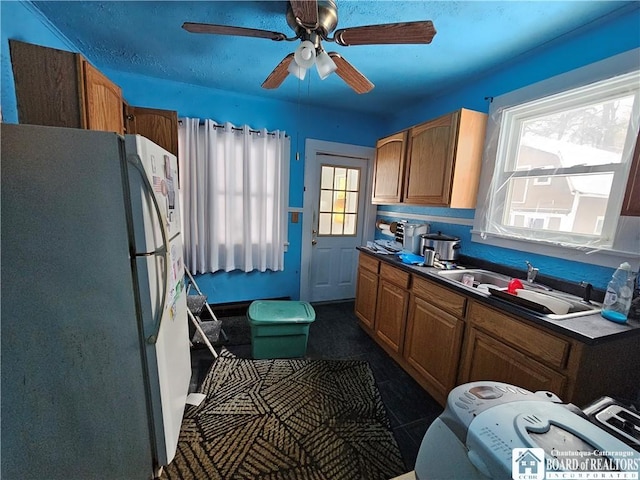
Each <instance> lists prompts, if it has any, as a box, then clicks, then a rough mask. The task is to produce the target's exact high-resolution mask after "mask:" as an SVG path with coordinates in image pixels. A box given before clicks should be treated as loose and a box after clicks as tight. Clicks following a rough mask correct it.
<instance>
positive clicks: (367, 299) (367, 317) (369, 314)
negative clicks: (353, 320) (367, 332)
mask: <svg viewBox="0 0 640 480" xmlns="http://www.w3.org/2000/svg"><path fill="white" fill-rule="evenodd" d="M377 295H378V275H376V274H375V273H374V272H372V271H370V270H367V269H364V268H362V267H361V268H358V282H357V284H356V303H355V313H356V315H357V316H358V318H359V319H360V320H361V321H362V323H363V324H364V325H365V326H367V327H368V328H370V329H371V330H373V324H374V320H375V318H376V299H377Z"/></svg>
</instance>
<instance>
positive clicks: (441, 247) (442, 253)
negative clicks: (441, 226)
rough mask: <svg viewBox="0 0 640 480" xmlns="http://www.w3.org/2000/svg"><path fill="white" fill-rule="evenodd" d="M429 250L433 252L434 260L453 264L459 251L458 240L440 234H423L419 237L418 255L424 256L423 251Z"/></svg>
mask: <svg viewBox="0 0 640 480" xmlns="http://www.w3.org/2000/svg"><path fill="white" fill-rule="evenodd" d="M426 248H429V249H431V250H434V251H435V253H436V258H438V259H439V260H445V261H449V262H453V261H455V260H457V259H458V251H459V250H460V239H459V238H458V237H451V236H449V235H444V234H443V233H442V232H438V233H425V234H423V235H420V253H421V254H422V255H424V250H425V249H426Z"/></svg>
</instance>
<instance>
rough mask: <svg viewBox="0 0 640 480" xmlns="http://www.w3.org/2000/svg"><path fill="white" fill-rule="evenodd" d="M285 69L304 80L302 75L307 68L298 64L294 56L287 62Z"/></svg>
mask: <svg viewBox="0 0 640 480" xmlns="http://www.w3.org/2000/svg"><path fill="white" fill-rule="evenodd" d="M287 71H288V72H289V73H290V74H291V75H293V76H294V77H297V78H298V79H299V80H304V77H305V76H306V75H307V69H306V68H304V67H301V66H300V65H298V63H297V62H296V60H295V58H294V59H292V60H291V62H290V63H289V66H288V67H287Z"/></svg>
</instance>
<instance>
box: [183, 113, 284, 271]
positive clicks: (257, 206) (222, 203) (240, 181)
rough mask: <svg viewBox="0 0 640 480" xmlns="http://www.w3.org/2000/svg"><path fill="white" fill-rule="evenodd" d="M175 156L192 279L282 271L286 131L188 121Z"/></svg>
mask: <svg viewBox="0 0 640 480" xmlns="http://www.w3.org/2000/svg"><path fill="white" fill-rule="evenodd" d="M178 156H179V164H180V184H181V185H180V186H181V192H182V196H183V201H182V206H183V215H182V218H183V233H184V244H185V264H186V265H187V267H188V268H189V269H190V270H191V271H192V272H194V273H195V272H197V273H207V272H216V271H218V270H224V271H227V272H229V271H231V270H238V269H239V270H243V271H245V272H250V271H252V270H259V271H261V272H264V271H266V270H274V271H275V270H284V250H285V245H286V242H287V211H288V202H289V157H290V142H289V138H288V137H286V136H285V133H284V132H281V131H275V132H269V133H268V132H267V131H266V130H260V131H259V132H255V131H252V130H251V129H250V128H249V127H248V126H246V125H245V126H243V127H242V128H236V127H234V126H233V125H231V124H230V123H225V124H224V125H223V126H222V125H217V124H216V123H215V122H213V121H212V120H205V121H204V122H203V123H201V122H200V120H199V119H197V118H183V119H181V122H180V126H179V129H178Z"/></svg>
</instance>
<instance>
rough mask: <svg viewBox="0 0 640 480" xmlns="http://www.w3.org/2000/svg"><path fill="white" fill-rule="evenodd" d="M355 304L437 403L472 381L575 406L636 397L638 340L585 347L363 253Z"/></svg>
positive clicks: (374, 335)
mask: <svg viewBox="0 0 640 480" xmlns="http://www.w3.org/2000/svg"><path fill="white" fill-rule="evenodd" d="M355 305H356V307H355V310H356V315H357V316H358V318H359V319H360V321H361V325H362V327H363V329H364V330H365V331H366V332H367V333H368V334H369V335H370V336H371V337H372V338H373V339H374V340H375V341H376V342H377V343H378V344H379V345H380V346H381V347H382V348H383V349H384V350H385V351H386V352H387V353H388V354H389V355H390V356H391V358H393V359H394V360H395V361H396V362H397V363H398V364H399V365H400V366H402V368H404V369H405V371H407V373H409V374H410V375H411V376H412V377H413V378H414V379H415V380H416V381H417V382H418V383H419V384H420V385H421V386H422V387H423V388H424V389H425V390H426V391H427V392H428V393H429V394H430V395H431V396H432V397H433V398H434V399H436V400H437V401H438V402H440V403H441V404H442V405H444V404H445V403H446V400H447V395H448V394H449V392H450V391H451V389H452V388H453V387H455V386H456V385H459V384H462V383H468V382H471V381H475V380H495V381H502V382H506V383H510V384H513V385H517V386H520V387H523V388H526V389H528V390H532V391H537V390H546V391H551V392H553V393H555V394H556V395H558V396H559V397H560V398H561V399H562V400H563V401H564V402H567V403H569V402H571V403H574V404H575V405H577V406H578V407H584V406H586V405H587V404H588V403H590V402H593V401H594V400H596V399H597V398H599V397H601V396H604V395H609V396H617V397H619V398H622V399H625V398H626V399H632V400H633V399H636V398H637V396H638V385H640V368H636V366H637V365H640V348H638V342H639V341H640V337H639V336H637V335H636V336H633V335H628V336H623V337H622V338H614V339H609V340H608V341H603V342H600V343H595V344H590V343H585V342H582V341H580V340H578V339H576V338H573V337H568V336H565V335H563V334H561V333H558V332H557V331H554V330H550V329H547V328H545V327H544V326H541V325H539V324H536V323H533V322H531V321H529V320H526V319H524V318H520V317H517V316H514V315H510V314H507V313H505V312H504V311H502V310H500V309H499V308H497V307H495V306H492V305H488V304H486V303H484V302H482V301H479V300H477V299H475V298H471V297H467V296H466V295H464V294H463V293H461V292H460V291H459V290H456V289H454V288H448V287H446V286H443V285H441V284H438V283H437V282H435V281H431V280H429V279H427V278H425V277H424V276H422V275H416V274H413V273H411V274H410V273H408V272H407V271H406V270H404V269H402V268H398V267H395V266H393V265H390V264H389V263H386V262H384V261H380V260H378V259H377V258H376V257H374V256H371V255H367V254H363V253H361V254H360V265H359V270H358V286H357V290H356V302H355Z"/></svg>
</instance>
